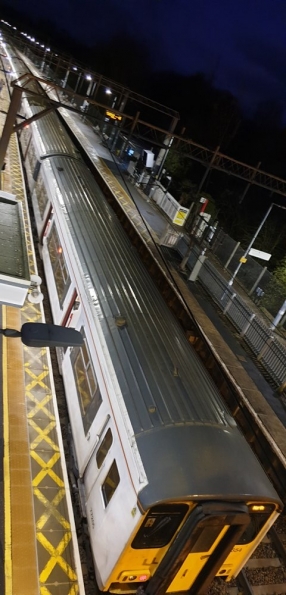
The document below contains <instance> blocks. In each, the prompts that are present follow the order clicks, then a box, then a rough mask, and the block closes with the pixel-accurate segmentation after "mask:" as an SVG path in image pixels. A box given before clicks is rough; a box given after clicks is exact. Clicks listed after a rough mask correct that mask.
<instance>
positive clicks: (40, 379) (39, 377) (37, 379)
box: [25, 368, 49, 392]
mask: <svg viewBox="0 0 286 595" xmlns="http://www.w3.org/2000/svg"><path fill="white" fill-rule="evenodd" d="M25 370H26V372H27V374H28V375H29V376H30V378H32V379H33V380H32V382H30V384H26V391H28V392H30V391H32V390H33V389H34V388H35V387H36V385H37V384H39V386H41V387H42V388H45V389H46V390H49V388H48V386H47V385H46V384H45V383H44V382H43V380H44V378H46V376H48V375H49V372H48V370H44V371H43V372H41V373H40V374H38V375H37V374H35V372H33V371H32V370H31V369H30V368H25Z"/></svg>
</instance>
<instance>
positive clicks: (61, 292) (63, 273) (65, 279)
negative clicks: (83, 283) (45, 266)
mask: <svg viewBox="0 0 286 595" xmlns="http://www.w3.org/2000/svg"><path fill="white" fill-rule="evenodd" d="M47 244H48V250H49V255H50V259H51V265H52V269H53V273H54V278H55V283H56V288H57V292H58V296H59V302H60V305H62V303H63V301H64V298H65V296H66V293H67V291H68V288H69V286H70V283H71V280H70V276H69V273H68V269H67V265H66V261H65V257H64V254H63V248H62V245H61V242H60V238H59V236H58V232H57V230H56V226H55V224H53V225H52V229H51V232H50V234H49V237H48V240H47Z"/></svg>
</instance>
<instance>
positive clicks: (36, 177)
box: [33, 159, 41, 182]
mask: <svg viewBox="0 0 286 595" xmlns="http://www.w3.org/2000/svg"><path fill="white" fill-rule="evenodd" d="M40 169H41V162H40V161H39V160H38V159H37V162H36V165H35V169H34V172H33V179H34V180H35V182H36V181H37V179H38V176H39V173H40Z"/></svg>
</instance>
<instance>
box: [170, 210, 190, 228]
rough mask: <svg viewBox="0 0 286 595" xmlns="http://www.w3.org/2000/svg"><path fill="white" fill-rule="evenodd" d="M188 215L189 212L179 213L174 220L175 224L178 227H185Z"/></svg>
mask: <svg viewBox="0 0 286 595" xmlns="http://www.w3.org/2000/svg"><path fill="white" fill-rule="evenodd" d="M187 214H188V211H181V210H179V211H177V213H176V216H175V218H174V219H173V223H176V225H184V223H185V219H186V216H187Z"/></svg>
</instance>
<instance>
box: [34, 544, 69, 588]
mask: <svg viewBox="0 0 286 595" xmlns="http://www.w3.org/2000/svg"><path fill="white" fill-rule="evenodd" d="M71 538H72V534H71V533H70V532H67V533H65V535H64V536H63V538H62V539H61V541H60V543H59V544H58V545H57V547H54V546H53V545H52V544H51V543H50V542H49V540H48V539H47V538H46V536H45V535H43V533H37V539H38V541H39V542H40V543H41V545H42V546H43V547H44V548H45V550H47V552H48V553H49V554H50V556H51V558H50V560H49V561H48V562H47V564H46V566H45V568H44V569H43V570H42V572H41V574H40V582H41V583H45V582H47V580H48V578H49V576H50V574H51V572H52V571H53V569H54V568H55V566H56V565H57V564H58V565H59V566H60V567H61V568H62V570H63V571H64V572H65V573H66V575H67V576H68V578H69V579H70V580H71V581H75V580H76V579H77V576H76V574H75V572H74V571H73V569H72V568H71V566H70V565H69V564H68V563H67V562H66V560H65V559H64V558H63V557H62V554H63V553H64V551H65V549H66V548H67V546H68V544H69V542H70V540H71Z"/></svg>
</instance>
